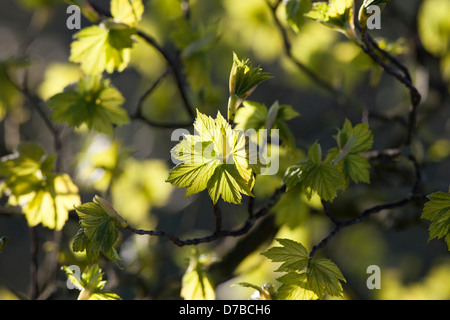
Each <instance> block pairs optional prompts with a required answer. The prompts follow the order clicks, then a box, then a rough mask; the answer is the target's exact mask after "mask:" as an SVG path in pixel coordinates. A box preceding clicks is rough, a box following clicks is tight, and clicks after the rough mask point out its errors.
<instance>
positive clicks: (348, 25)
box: [305, 0, 356, 40]
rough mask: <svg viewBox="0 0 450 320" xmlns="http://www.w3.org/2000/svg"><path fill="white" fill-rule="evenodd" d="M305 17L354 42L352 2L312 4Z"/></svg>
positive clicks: (340, 0)
mask: <svg viewBox="0 0 450 320" xmlns="http://www.w3.org/2000/svg"><path fill="white" fill-rule="evenodd" d="M312 5H313V6H312V10H311V11H309V12H308V13H307V14H305V16H306V17H308V18H310V19H312V20H316V21H318V22H320V23H322V24H323V25H325V26H327V27H329V28H331V29H334V30H337V31H339V32H342V33H344V34H345V35H346V36H347V37H348V38H349V39H352V40H356V35H355V31H354V23H353V0H330V1H329V2H314V3H313V4H312Z"/></svg>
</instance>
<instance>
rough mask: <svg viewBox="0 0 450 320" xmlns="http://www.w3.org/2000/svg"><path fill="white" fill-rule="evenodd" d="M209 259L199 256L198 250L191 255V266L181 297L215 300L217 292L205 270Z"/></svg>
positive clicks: (186, 273)
mask: <svg viewBox="0 0 450 320" xmlns="http://www.w3.org/2000/svg"><path fill="white" fill-rule="evenodd" d="M208 263H210V261H209V259H207V258H206V257H204V256H201V255H199V253H198V251H197V250H194V252H193V253H192V255H191V258H190V261H189V266H188V268H187V270H186V272H185V274H184V275H183V278H182V281H181V282H182V287H181V292H180V296H181V297H182V298H183V299H185V300H214V299H215V296H216V295H215V292H214V288H213V286H212V283H211V280H210V279H209V277H208V274H207V273H206V271H205V270H204V268H205V265H207V264H208Z"/></svg>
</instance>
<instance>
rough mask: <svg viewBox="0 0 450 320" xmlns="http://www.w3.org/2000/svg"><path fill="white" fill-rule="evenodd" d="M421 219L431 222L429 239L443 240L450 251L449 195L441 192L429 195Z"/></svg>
mask: <svg viewBox="0 0 450 320" xmlns="http://www.w3.org/2000/svg"><path fill="white" fill-rule="evenodd" d="M428 199H429V200H430V201H428V202H427V203H425V206H424V208H423V213H422V216H421V218H422V219H427V220H429V221H431V224H430V226H429V228H428V231H429V233H430V239H429V240H431V239H434V238H438V239H441V238H444V240H445V242H446V243H447V247H448V249H449V251H450V193H445V192H442V191H439V192H436V193H433V194H430V195H429V196H428Z"/></svg>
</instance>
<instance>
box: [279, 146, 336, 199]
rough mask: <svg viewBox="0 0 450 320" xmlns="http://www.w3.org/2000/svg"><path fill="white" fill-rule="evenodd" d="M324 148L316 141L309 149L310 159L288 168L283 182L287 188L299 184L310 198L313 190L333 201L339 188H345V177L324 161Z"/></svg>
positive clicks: (300, 189) (300, 188) (323, 197)
mask: <svg viewBox="0 0 450 320" xmlns="http://www.w3.org/2000/svg"><path fill="white" fill-rule="evenodd" d="M321 158H322V149H321V147H320V145H319V144H318V143H317V142H316V143H314V144H313V145H312V146H311V148H310V149H309V151H308V159H307V160H303V161H300V162H299V163H298V164H295V165H293V166H291V167H289V168H288V169H287V170H286V173H285V176H284V178H283V182H284V183H286V186H287V190H290V189H292V188H294V187H295V186H297V185H298V186H299V191H302V192H305V194H306V196H307V198H308V200H309V199H311V196H312V194H313V192H317V194H318V195H319V196H320V197H321V198H322V199H323V200H326V201H332V200H333V199H334V198H335V197H336V195H337V192H338V190H344V189H345V179H344V177H343V175H342V174H341V173H340V172H339V170H338V169H337V168H336V167H335V166H333V165H332V164H329V163H327V162H322V159H321Z"/></svg>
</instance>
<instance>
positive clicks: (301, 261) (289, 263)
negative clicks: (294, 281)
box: [261, 239, 309, 272]
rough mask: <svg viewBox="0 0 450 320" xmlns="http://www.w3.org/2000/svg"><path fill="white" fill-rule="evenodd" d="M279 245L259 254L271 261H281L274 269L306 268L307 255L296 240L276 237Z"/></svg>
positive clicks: (280, 270)
mask: <svg viewBox="0 0 450 320" xmlns="http://www.w3.org/2000/svg"><path fill="white" fill-rule="evenodd" d="M276 240H277V242H278V243H280V244H281V245H282V246H281V247H272V248H270V249H269V250H267V251H265V252H262V253H261V254H262V255H263V256H265V257H266V258H269V259H270V260H272V261H273V262H283V263H282V264H281V265H280V267H279V268H278V269H277V270H276V271H279V272H289V271H297V270H304V269H306V268H307V265H308V261H309V257H308V251H307V250H306V248H305V247H304V246H303V245H302V244H301V243H298V242H296V241H293V240H290V239H276Z"/></svg>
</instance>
